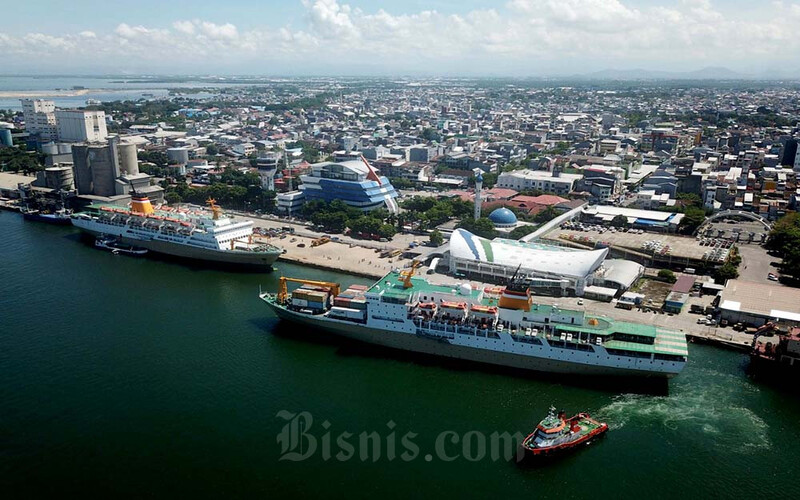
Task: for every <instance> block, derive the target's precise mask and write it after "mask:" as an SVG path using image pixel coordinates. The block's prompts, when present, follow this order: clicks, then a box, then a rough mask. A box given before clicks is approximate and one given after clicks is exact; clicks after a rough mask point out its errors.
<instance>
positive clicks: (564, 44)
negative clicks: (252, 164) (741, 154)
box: [0, 0, 800, 74]
mask: <svg viewBox="0 0 800 500" xmlns="http://www.w3.org/2000/svg"><path fill="white" fill-rule="evenodd" d="M301 2H302V5H303V8H304V16H303V17H302V19H293V20H291V22H287V23H286V24H284V25H282V26H271V27H256V28H249V29H240V28H239V27H237V26H236V24H233V23H232V22H227V21H220V20H201V19H183V20H180V19H179V20H175V21H174V22H171V24H168V28H163V27H159V26H155V25H147V26H145V25H131V24H128V23H121V24H119V25H117V26H116V27H115V28H113V29H111V30H110V31H109V28H108V27H103V26H96V27H93V28H94V29H93V31H83V32H80V33H77V34H65V33H50V34H44V33H29V34H26V35H21V36H12V35H9V34H3V33H0V49H3V50H5V52H6V53H7V54H9V56H10V58H9V57H7V58H6V59H7V61H6V64H7V65H8V66H9V67H13V64H14V62H15V61H23V60H26V58H25V57H24V56H25V55H29V54H34V53H35V54H37V55H38V54H45V57H46V56H48V55H49V56H52V57H53V60H59V61H62V62H63V61H67V62H71V58H72V59H75V60H78V59H80V58H82V57H83V58H85V60H86V61H87V62H91V63H97V64H101V63H105V64H113V65H114V66H115V67H118V63H119V62H120V61H125V62H127V61H130V62H142V63H144V64H145V65H147V64H161V65H165V64H175V63H176V62H177V61H180V62H181V64H192V63H193V62H199V61H205V60H207V58H208V56H214V57H215V58H216V60H219V61H225V62H230V64H236V63H237V62H238V63H241V64H242V66H241V67H242V68H251V67H252V63H253V62H259V61H261V60H263V58H264V57H269V59H270V60H271V61H273V62H274V61H278V62H280V61H292V64H294V65H298V66H299V65H302V66H305V67H307V68H309V69H312V68H314V67H315V65H316V64H319V63H329V62H331V61H345V62H346V63H350V64H364V65H369V64H372V65H374V66H377V67H383V68H385V70H387V71H395V72H396V71H434V72H435V71H438V70H439V69H441V68H448V69H449V71H450V72H453V73H457V72H459V70H460V69H462V68H463V71H464V72H465V73H476V72H481V71H483V72H486V73H489V72H496V71H495V70H496V69H497V68H505V69H508V68H512V69H513V70H514V71H515V72H517V73H518V74H525V73H527V74H536V73H537V72H538V71H540V68H541V67H543V66H547V67H550V68H555V69H556V70H559V69H561V70H563V71H573V72H574V71H581V70H584V69H585V67H586V65H587V64H594V65H595V66H597V65H600V66H602V67H625V66H628V67H634V66H640V65H643V66H648V65H650V66H651V67H652V65H658V67H660V68H665V67H671V68H672V69H680V68H684V69H693V68H697V67H699V66H702V65H714V66H717V65H727V66H730V67H732V68H733V69H737V67H738V66H740V65H742V64H748V63H752V62H753V61H769V60H774V61H776V62H781V63H785V62H787V58H788V62H792V63H798V62H800V61H798V59H800V37H797V36H796V27H797V26H798V23H800V3H798V2H797V0H794V1H788V0H780V1H775V2H773V3H772V4H771V5H770V6H769V7H768V8H764V7H763V6H759V5H754V6H753V7H751V8H748V7H742V6H739V7H738V8H735V9H734V8H730V7H728V8H726V7H725V4H724V3H722V1H721V0H716V1H711V0H662V1H661V2H659V3H658V4H653V3H647V4H641V3H637V4H634V3H633V1H632V0H509V1H508V2H507V3H506V4H504V5H501V6H498V7H496V8H493V9H474V10H467V9H465V10H464V11H463V12H459V13H447V14H446V13H442V12H438V11H436V10H422V11H417V12H406V13H402V14H398V13H389V12H387V11H385V10H383V9H380V8H375V9H370V10H361V9H358V8H353V7H351V6H350V5H348V4H347V2H346V0H301ZM298 26H299V27H298ZM793 54H798V55H793ZM11 56H13V57H11ZM14 57H16V59H14ZM687 65H688V67H687ZM205 67H207V66H205ZM157 69H161V68H160V67H159V68H156V67H154V70H157ZM175 69H176V70H180V69H183V68H177V67H176V68H175ZM207 69H208V70H209V71H214V70H215V68H211V67H207ZM343 69H344V70H345V71H346V66H343ZM263 70H264V71H266V72H268V71H269V67H265V68H264V69H263Z"/></svg>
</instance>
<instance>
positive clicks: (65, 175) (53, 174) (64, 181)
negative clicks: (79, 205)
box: [44, 164, 75, 191]
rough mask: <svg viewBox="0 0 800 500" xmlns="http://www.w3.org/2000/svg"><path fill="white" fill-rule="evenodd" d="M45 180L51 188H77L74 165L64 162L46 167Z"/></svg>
mask: <svg viewBox="0 0 800 500" xmlns="http://www.w3.org/2000/svg"><path fill="white" fill-rule="evenodd" d="M44 174H45V182H46V184H47V187H48V188H50V189H61V190H62V191H72V190H73V189H75V179H74V176H73V174H72V165H69V164H66V165H64V164H62V165H58V166H56V167H50V168H46V169H44Z"/></svg>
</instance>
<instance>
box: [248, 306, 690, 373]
mask: <svg viewBox="0 0 800 500" xmlns="http://www.w3.org/2000/svg"><path fill="white" fill-rule="evenodd" d="M264 302H265V303H266V304H267V305H268V306H269V308H270V309H271V310H272V311H273V312H274V313H275V314H276V315H277V316H278V317H279V318H281V319H282V320H286V321H291V322H293V323H296V324H299V325H303V326H308V327H311V328H314V329H317V330H318V329H323V330H325V331H327V332H330V333H333V334H336V335H338V336H341V337H346V338H348V339H352V340H355V341H358V342H363V343H367V344H375V345H379V346H382V347H387V348H391V349H398V350H403V351H412V352H417V353H422V354H426V355H433V356H443V357H447V358H454V359H459V360H464V361H470V362H475V363H481V364H490V365H497V366H502V367H504V368H514V369H519V370H525V371H534V372H541V373H550V374H571V375H582V376H598V377H620V378H634V379H642V378H648V379H654V380H655V379H660V380H665V379H668V378H670V377H672V376H674V375H675V374H673V373H663V372H650V371H642V370H631V369H625V368H616V367H610V366H602V365H592V364H583V363H572V362H569V361H562V360H557V359H548V358H543V357H538V356H526V355H520V354H514V353H506V352H500V351H491V350H487V349H479V348H474V347H468V346H461V345H454V344H451V343H449V342H446V341H440V340H436V339H430V338H425V337H420V336H418V335H413V334H408V333H399V332H393V331H391V330H377V329H374V328H370V327H367V326H364V325H359V324H356V323H349V322H347V323H345V322H341V323H340V322H336V321H331V320H327V319H323V318H321V317H320V316H312V315H308V314H303V313H299V312H295V311H291V310H289V309H286V308H284V307H280V306H278V305H276V304H274V303H272V302H270V301H268V300H264Z"/></svg>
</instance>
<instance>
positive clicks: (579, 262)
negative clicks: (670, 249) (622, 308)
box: [450, 229, 608, 296]
mask: <svg viewBox="0 0 800 500" xmlns="http://www.w3.org/2000/svg"><path fill="white" fill-rule="evenodd" d="M607 255H608V249H607V248H603V249H599V250H577V249H572V248H565V247H558V246H554V245H545V244H541V243H524V242H521V241H516V240H507V239H502V238H495V239H494V240H487V239H486V238H481V237H479V236H476V235H474V234H472V233H470V232H469V231H465V230H464V229H456V230H455V231H454V232H453V235H452V236H451V237H450V272H452V273H456V274H458V273H461V274H464V275H467V276H470V277H474V278H476V279H483V280H486V281H490V282H496V283H500V282H503V281H504V280H506V279H507V278H510V277H511V276H513V274H514V272H515V271H516V270H517V268H518V267H519V269H520V272H521V273H524V274H525V275H526V276H527V277H528V279H529V280H530V282H531V288H533V289H534V290H536V291H538V292H540V293H550V294H554V295H571V294H574V295H579V296H580V295H583V292H584V289H585V288H586V286H587V284H588V283H587V282H588V281H589V280H590V278H591V276H592V274H593V273H594V272H595V271H596V270H597V269H598V268H599V267H600V265H601V264H602V263H603V261H604V260H605V258H606V256H607Z"/></svg>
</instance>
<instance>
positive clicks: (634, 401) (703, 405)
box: [597, 371, 772, 453]
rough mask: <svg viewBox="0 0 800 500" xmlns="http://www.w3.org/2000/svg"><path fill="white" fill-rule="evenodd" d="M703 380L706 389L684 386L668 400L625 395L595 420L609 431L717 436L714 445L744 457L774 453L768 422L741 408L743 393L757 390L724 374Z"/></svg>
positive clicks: (661, 397) (674, 391) (667, 398)
mask: <svg viewBox="0 0 800 500" xmlns="http://www.w3.org/2000/svg"><path fill="white" fill-rule="evenodd" d="M703 378H704V379H705V383H704V384H703V385H702V386H698V385H697V384H692V385H689V384H686V385H680V386H677V387H674V390H673V393H672V394H670V395H669V396H647V395H642V394H621V395H619V396H616V397H614V399H613V401H612V402H611V404H609V405H606V406H605V407H603V408H601V409H599V410H598V411H597V417H598V418H599V419H600V420H602V421H605V422H607V423H608V425H609V428H610V429H611V430H618V429H621V428H623V427H625V426H626V425H633V426H639V427H648V426H661V427H663V428H665V429H668V430H670V431H678V430H679V431H681V432H682V433H684V432H685V433H687V435H690V434H688V433H698V434H705V435H707V436H710V437H713V439H712V440H711V442H712V443H713V445H714V446H721V447H724V448H726V449H728V450H734V451H738V452H741V453H747V452H748V451H753V450H763V449H770V448H771V446H772V444H771V442H770V439H769V433H768V429H769V427H768V425H767V423H766V422H765V421H764V420H763V419H762V418H761V417H759V416H758V415H756V414H755V413H754V412H753V411H752V410H750V409H749V408H745V407H743V406H740V405H739V402H740V395H741V394H742V392H744V391H748V390H758V389H757V388H756V389H753V388H752V386H745V383H744V382H742V381H741V379H736V378H735V377H730V376H728V375H727V374H723V373H720V372H714V371H708V372H707V373H704V377H703ZM734 380H738V382H736V381H734Z"/></svg>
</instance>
